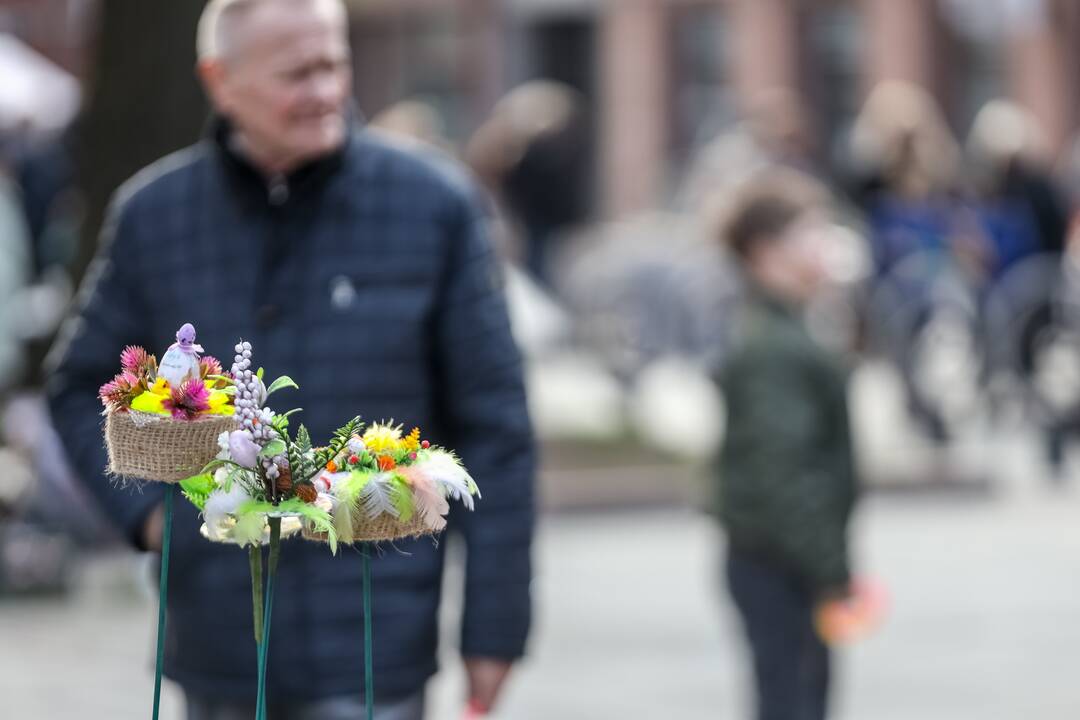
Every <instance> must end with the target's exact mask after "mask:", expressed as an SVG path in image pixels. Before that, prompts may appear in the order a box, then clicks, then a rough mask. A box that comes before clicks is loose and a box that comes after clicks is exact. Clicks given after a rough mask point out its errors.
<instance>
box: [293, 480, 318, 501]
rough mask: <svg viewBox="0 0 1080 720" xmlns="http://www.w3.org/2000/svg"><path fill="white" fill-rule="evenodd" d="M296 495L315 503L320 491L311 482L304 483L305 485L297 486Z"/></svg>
mask: <svg viewBox="0 0 1080 720" xmlns="http://www.w3.org/2000/svg"><path fill="white" fill-rule="evenodd" d="M296 497H298V498H300V499H301V500H303V501H304V502H306V503H313V502H315V499H316V498H318V497H319V493H318V491H317V490H315V486H314V485H312V484H311V483H304V484H303V485H297V486H296Z"/></svg>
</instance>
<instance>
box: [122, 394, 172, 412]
mask: <svg viewBox="0 0 1080 720" xmlns="http://www.w3.org/2000/svg"><path fill="white" fill-rule="evenodd" d="M167 397H169V396H168V395H158V394H157V393H155V392H144V393H139V395H138V397H136V398H135V399H134V400H132V401H131V409H132V410H137V411H139V412H144V413H154V414H156V415H168V414H169V411H168V410H166V409H165V408H164V407H163V406H162V404H161V403H162V401H163V400H165V398H167Z"/></svg>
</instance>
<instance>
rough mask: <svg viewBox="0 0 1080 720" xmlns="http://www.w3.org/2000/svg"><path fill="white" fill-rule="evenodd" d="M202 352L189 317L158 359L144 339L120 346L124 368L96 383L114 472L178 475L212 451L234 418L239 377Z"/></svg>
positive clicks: (192, 470) (150, 477) (175, 477)
mask: <svg viewBox="0 0 1080 720" xmlns="http://www.w3.org/2000/svg"><path fill="white" fill-rule="evenodd" d="M201 352H202V346H200V345H197V344H195V328H194V327H193V326H192V325H191V324H190V323H187V324H185V325H183V326H182V327H181V328H180V330H179V331H178V332H177V333H176V343H174V344H173V345H172V346H171V347H170V348H169V349H168V351H167V352H166V353H165V355H164V356H163V357H162V361H161V363H160V365H159V363H158V361H157V358H156V357H155V356H154V355H153V354H151V353H148V352H147V351H146V350H145V349H143V348H141V347H135V346H129V347H127V348H125V349H124V350H123V352H121V353H120V365H121V369H120V372H119V373H118V374H117V375H116V377H114V378H113V379H112V380H111V381H109V382H107V383H105V384H104V385H102V386H101V389H100V390H99V391H98V396H99V397H100V399H101V403H102V405H103V406H104V414H105V416H106V422H105V441H106V445H107V446H108V451H109V469H110V471H111V472H112V473H113V474H114V475H118V476H124V477H134V478H139V479H145V480H159V481H162V482H177V481H179V480H181V479H183V478H186V477H189V476H190V475H192V474H194V473H197V472H198V471H199V469H200V468H201V467H202V466H203V465H205V464H206V462H207V460H209V459H210V458H213V457H214V454H215V453H216V452H217V442H216V439H217V437H218V435H219V434H220V433H221V432H223V431H225V430H227V429H229V428H231V427H232V426H233V423H234V420H233V414H234V406H233V400H232V395H233V393H234V390H233V387H232V385H233V379H232V377H231V375H230V374H229V373H225V372H223V371H222V369H221V364H220V363H219V362H218V361H217V360H216V359H215V358H213V357H211V356H205V357H200V355H199V353H201Z"/></svg>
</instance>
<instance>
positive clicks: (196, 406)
mask: <svg viewBox="0 0 1080 720" xmlns="http://www.w3.org/2000/svg"><path fill="white" fill-rule="evenodd" d="M161 404H162V406H163V407H164V408H165V409H166V410H168V411H170V412H171V413H172V416H173V419H174V420H194V419H195V417H196V416H197V415H198V414H199V413H201V412H205V411H207V410H209V409H210V392H209V391H208V390H207V389H206V386H205V385H203V381H202V380H200V379H194V380H186V381H185V382H184V384H183V385H181V386H180V387H179V388H173V389H172V395H171V396H170V397H168V398H166V399H165V400H164V401H163V402H162V403H161Z"/></svg>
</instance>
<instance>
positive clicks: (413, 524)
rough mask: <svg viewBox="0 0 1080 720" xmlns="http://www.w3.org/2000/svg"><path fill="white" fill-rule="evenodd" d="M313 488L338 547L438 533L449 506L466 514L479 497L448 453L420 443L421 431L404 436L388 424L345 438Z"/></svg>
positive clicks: (416, 430) (477, 491) (470, 481)
mask: <svg viewBox="0 0 1080 720" xmlns="http://www.w3.org/2000/svg"><path fill="white" fill-rule="evenodd" d="M357 430H359V428H357ZM339 432H340V431H339ZM315 487H316V489H317V490H318V491H319V492H320V493H322V494H324V495H325V496H326V497H328V498H329V499H330V501H331V506H332V507H331V514H332V515H333V517H334V527H335V529H336V531H337V536H338V539H340V540H341V541H343V542H359V541H376V540H394V539H397V538H401V537H408V536H416V535H425V534H430V533H435V532H439V531H440V530H442V529H443V528H444V527H445V526H446V514H447V513H448V512H449V511H450V505H449V500H460V501H461V502H462V504H464V505H465V507H467V508H468V509H470V510H471V509H472V508H473V502H474V501H473V496H474V495H476V496H479V488H477V486H476V483H475V482H474V481H473V479H472V478H471V477H470V476H469V474H468V472H466V470H465V468H464V467H462V465H461V462H460V461H459V460H458V459H457V457H455V456H454V454H453V453H451V452H450V451H448V450H445V449H442V448H438V447H435V446H433V445H432V444H431V443H430V442H429V441H427V440H422V439H421V438H420V428H413V430H412V432H410V433H409V434H408V435H403V434H402V429H401V427H400V426H395V425H392V424H387V423H373V424H371V425H370V426H368V427H367V429H366V430H364V432H363V433H362V434H361V433H359V432H355V433H354V434H352V435H350V436H349V437H348V439H347V440H346V442H345V445H344V447H342V448H341V449H340V450H339V451H338V452H335V453H333V454H332V456H331V457H330V460H329V461H328V462H327V463H326V465H325V467H324V468H323V469H322V471H321V472H320V473H319V475H318V476H317V477H316V478H315ZM310 536H311V534H310V533H309V537H310Z"/></svg>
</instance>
